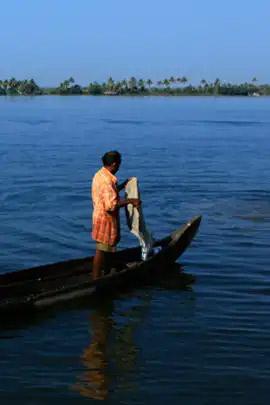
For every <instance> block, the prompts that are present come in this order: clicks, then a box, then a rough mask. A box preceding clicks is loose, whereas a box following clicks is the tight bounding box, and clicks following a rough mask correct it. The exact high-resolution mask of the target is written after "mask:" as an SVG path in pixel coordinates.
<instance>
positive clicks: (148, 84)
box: [146, 79, 153, 89]
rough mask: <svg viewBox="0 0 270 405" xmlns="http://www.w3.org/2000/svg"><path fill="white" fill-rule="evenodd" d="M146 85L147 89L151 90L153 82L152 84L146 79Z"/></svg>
mask: <svg viewBox="0 0 270 405" xmlns="http://www.w3.org/2000/svg"><path fill="white" fill-rule="evenodd" d="M146 84H147V86H148V87H149V89H150V88H151V86H152V84H153V82H152V80H151V79H147V80H146Z"/></svg>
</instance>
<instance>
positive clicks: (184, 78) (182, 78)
mask: <svg viewBox="0 0 270 405" xmlns="http://www.w3.org/2000/svg"><path fill="white" fill-rule="evenodd" d="M187 82H188V79H187V78H186V76H183V77H181V83H183V84H185V83H187Z"/></svg>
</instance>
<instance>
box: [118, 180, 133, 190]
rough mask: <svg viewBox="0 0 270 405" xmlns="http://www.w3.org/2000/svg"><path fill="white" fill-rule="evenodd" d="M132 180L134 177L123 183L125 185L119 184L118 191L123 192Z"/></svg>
mask: <svg viewBox="0 0 270 405" xmlns="http://www.w3.org/2000/svg"><path fill="white" fill-rule="evenodd" d="M131 179H132V177H129V178H128V179H126V180H125V181H123V183H121V184H119V185H118V187H117V188H118V191H121V190H123V189H124V188H125V187H126V185H127V184H128V182H129V181H130V180H131Z"/></svg>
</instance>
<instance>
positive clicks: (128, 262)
mask: <svg viewBox="0 0 270 405" xmlns="http://www.w3.org/2000/svg"><path fill="white" fill-rule="evenodd" d="M200 222H201V216H197V217H195V218H193V219H192V220H191V221H189V222H187V223H186V224H185V225H183V226H181V227H180V228H179V229H177V230H176V231H175V232H173V233H172V234H171V235H169V236H167V237H166V238H164V239H161V240H159V241H157V242H155V245H154V246H155V251H156V252H157V253H155V254H153V255H152V256H151V257H149V258H148V259H147V260H146V261H142V260H141V249H140V247H135V248H129V249H125V250H121V251H119V252H116V253H115V254H114V255H115V257H116V259H117V262H118V263H120V267H119V268H118V270H117V271H115V270H114V271H111V272H110V273H109V274H107V275H104V276H102V277H101V278H99V279H97V280H93V279H92V277H91V271H92V263H93V257H86V258H82V259H75V260H68V261H63V262H59V263H53V264H49V265H44V266H39V267H33V268H30V269H25V270H20V271H15V272H10V273H5V274H2V275H0V314H1V313H2V314H3V313H7V312H10V311H16V312H18V311H29V310H33V309H40V308H44V307H48V306H50V305H53V304H56V303H59V302H64V301H68V300H72V299H75V298H79V297H84V296H90V295H92V294H98V293H101V292H102V291H104V290H108V289H114V288H115V287H116V288H117V287H119V286H123V285H128V284H129V283H132V284H133V283H134V282H136V281H138V280H142V281H143V280H144V279H145V278H147V277H151V276H152V275H153V274H155V272H158V271H166V269H168V268H169V267H170V265H171V264H172V263H174V262H175V261H176V259H177V258H178V257H179V256H180V255H181V254H182V253H183V252H184V251H185V250H186V248H187V247H188V246H189V244H190V242H191V241H192V239H193V237H194V236H195V234H196V232H197V230H198V228H199V226H200Z"/></svg>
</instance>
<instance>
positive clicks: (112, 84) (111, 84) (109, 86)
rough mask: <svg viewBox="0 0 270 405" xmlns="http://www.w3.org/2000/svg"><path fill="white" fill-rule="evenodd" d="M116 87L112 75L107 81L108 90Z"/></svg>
mask: <svg viewBox="0 0 270 405" xmlns="http://www.w3.org/2000/svg"><path fill="white" fill-rule="evenodd" d="M113 87H114V80H113V78H112V77H109V79H108V81H107V88H108V90H110V91H112V90H113Z"/></svg>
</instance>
